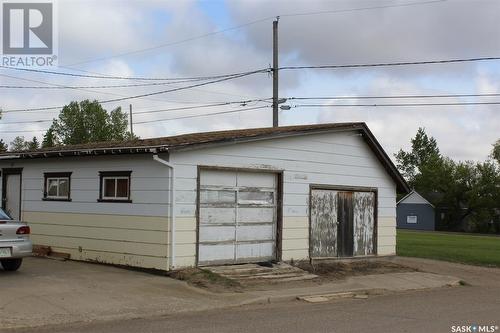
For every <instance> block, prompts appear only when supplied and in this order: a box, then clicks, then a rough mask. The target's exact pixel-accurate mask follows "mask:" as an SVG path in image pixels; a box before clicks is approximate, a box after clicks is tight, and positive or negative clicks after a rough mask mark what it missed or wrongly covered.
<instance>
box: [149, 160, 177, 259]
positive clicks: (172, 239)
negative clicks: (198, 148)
mask: <svg viewBox="0 0 500 333" xmlns="http://www.w3.org/2000/svg"><path fill="white" fill-rule="evenodd" d="M153 160H155V161H156V162H159V163H161V164H164V165H166V166H167V167H169V168H170V170H172V174H171V179H172V182H171V185H170V186H171V189H170V193H171V199H170V251H169V252H170V260H169V269H174V267H175V168H174V166H173V164H171V163H169V162H167V161H165V160H164V159H162V158H160V157H158V155H157V154H154V155H153Z"/></svg>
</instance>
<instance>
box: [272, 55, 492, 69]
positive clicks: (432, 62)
mask: <svg viewBox="0 0 500 333" xmlns="http://www.w3.org/2000/svg"><path fill="white" fill-rule="evenodd" d="M490 60H500V57H478V58H464V59H446V60H426V61H405V62H387V63H375V64H350V65H316V66H314V65H312V66H311V65H306V66H284V67H280V68H279V70H297V69H338V68H359V67H388V66H408V65H430V64H450V63H461V62H475V61H490Z"/></svg>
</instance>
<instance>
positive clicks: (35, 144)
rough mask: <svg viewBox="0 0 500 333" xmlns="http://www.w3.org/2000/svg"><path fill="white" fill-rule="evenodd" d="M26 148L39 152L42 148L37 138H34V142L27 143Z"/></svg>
mask: <svg viewBox="0 0 500 333" xmlns="http://www.w3.org/2000/svg"><path fill="white" fill-rule="evenodd" d="M26 148H27V149H28V150H37V149H38V148H40V143H39V142H38V139H37V138H36V136H34V137H33V140H31V141H28V142H26Z"/></svg>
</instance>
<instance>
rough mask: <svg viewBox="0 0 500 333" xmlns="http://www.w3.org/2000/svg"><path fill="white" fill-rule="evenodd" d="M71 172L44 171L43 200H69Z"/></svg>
mask: <svg viewBox="0 0 500 333" xmlns="http://www.w3.org/2000/svg"><path fill="white" fill-rule="evenodd" d="M70 194H71V172H46V173H45V174H44V191H43V199H44V200H57V201H70V200H71V197H70Z"/></svg>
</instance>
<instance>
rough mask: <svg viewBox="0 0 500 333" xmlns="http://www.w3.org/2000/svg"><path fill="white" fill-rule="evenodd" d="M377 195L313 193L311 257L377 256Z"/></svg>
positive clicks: (339, 192) (322, 190) (314, 190)
mask: <svg viewBox="0 0 500 333" xmlns="http://www.w3.org/2000/svg"><path fill="white" fill-rule="evenodd" d="M375 200H376V196H375V193H374V192H352V191H336V190H328V189H313V190H312V191H311V244H310V247H311V256H312V257H313V258H322V257H323V258H328V257H352V256H366V255H372V254H375V227H376V226H375Z"/></svg>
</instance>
